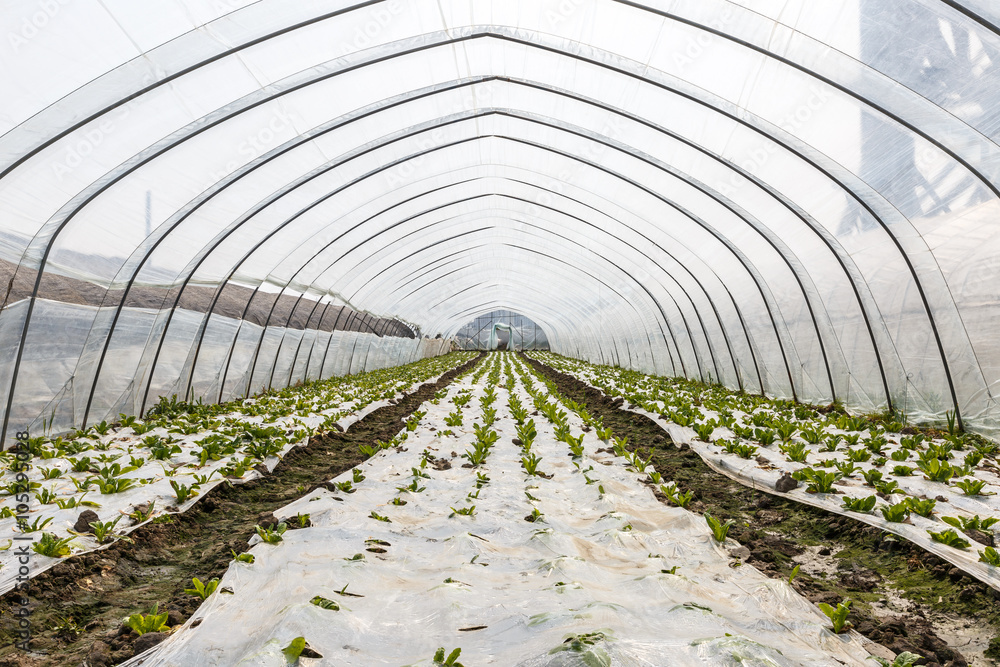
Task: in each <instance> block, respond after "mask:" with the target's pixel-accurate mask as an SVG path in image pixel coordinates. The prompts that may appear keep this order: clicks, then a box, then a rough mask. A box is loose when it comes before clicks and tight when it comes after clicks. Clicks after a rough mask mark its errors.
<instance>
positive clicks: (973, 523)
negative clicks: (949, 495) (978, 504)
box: [941, 514, 1000, 532]
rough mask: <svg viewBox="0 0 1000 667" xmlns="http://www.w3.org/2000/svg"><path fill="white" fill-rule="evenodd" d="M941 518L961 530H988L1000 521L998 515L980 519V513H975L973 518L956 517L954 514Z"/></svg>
mask: <svg viewBox="0 0 1000 667" xmlns="http://www.w3.org/2000/svg"><path fill="white" fill-rule="evenodd" d="M941 520H942V521H944V522H945V523H946V524H948V525H950V526H955V528H958V529H960V530H979V531H984V532H985V531H987V530H989V529H990V527H991V526H993V525H994V524H996V523H1000V519H998V518H996V517H992V516H990V517H986V518H985V519H980V518H979V515H978V514H977V515H975V516H974V517H972V518H967V517H964V516H959V517H954V516H943V517H941Z"/></svg>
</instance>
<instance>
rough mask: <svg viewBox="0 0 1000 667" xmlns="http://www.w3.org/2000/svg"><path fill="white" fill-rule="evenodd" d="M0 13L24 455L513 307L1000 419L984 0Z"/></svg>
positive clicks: (358, 364) (548, 319)
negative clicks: (178, 399)
mask: <svg viewBox="0 0 1000 667" xmlns="http://www.w3.org/2000/svg"><path fill="white" fill-rule="evenodd" d="M0 21H2V23H0V28H2V30H0V32H2V33H3V35H4V38H3V43H2V44H0V90H3V93H4V94H3V96H2V102H0V207H2V208H0V210H2V211H3V215H2V216H0V284H2V288H3V290H4V291H3V293H4V300H3V302H2V304H0V307H2V311H0V405H3V406H4V408H5V413H4V414H5V428H4V429H3V433H2V434H0V435H2V436H3V437H5V438H7V439H8V440H9V439H10V437H11V435H12V434H13V433H14V432H15V431H17V430H19V429H22V428H24V427H25V425H26V424H29V423H41V420H42V419H44V420H46V423H49V424H55V425H56V427H60V428H63V427H69V426H80V425H82V423H83V422H84V421H86V422H93V421H97V420H100V419H101V418H102V417H105V416H108V415H114V414H115V413H116V412H118V411H130V410H141V409H142V408H144V407H148V406H149V405H150V404H151V403H152V402H155V399H156V398H157V397H158V396H161V395H170V394H173V393H177V394H179V395H180V396H183V397H188V398H202V399H205V400H213V401H215V400H219V399H220V398H222V399H225V398H226V397H232V396H240V395H245V394H247V393H250V392H253V391H258V390H260V389H261V388H265V387H268V386H282V385H283V384H287V383H294V382H296V381H299V380H302V379H306V378H312V377H319V376H327V375H328V374H330V373H331V372H332V370H331V369H333V368H336V369H337V370H338V371H346V372H355V371H357V370H358V369H359V368H364V367H366V366H372V365H374V366H375V367H378V366H381V365H384V364H385V363H396V361H397V360H400V359H404V360H409V359H412V358H414V356H415V355H416V354H417V352H418V350H417V349H415V347H414V346H415V345H417V343H418V342H419V343H420V344H421V345H423V343H422V337H423V336H429V337H434V336H436V335H438V334H440V335H441V336H442V340H447V339H449V338H450V337H451V336H453V335H454V334H455V333H456V332H457V331H458V330H459V329H460V328H461V327H463V326H465V325H466V324H467V323H468V322H470V321H472V320H473V319H475V318H476V317H478V316H479V315H483V314H486V313H490V312H493V311H496V310H498V309H501V308H509V309H511V310H513V311H516V312H517V313H519V314H521V315H523V316H524V317H527V318H530V319H531V320H532V321H533V322H535V323H537V324H538V326H539V328H540V329H541V330H543V331H544V333H545V335H546V338H547V342H548V344H549V346H550V347H551V349H552V350H553V351H555V352H559V353H563V354H567V355H571V356H575V357H579V358H582V359H586V360H590V361H594V362H597V363H602V364H617V365H620V366H623V367H628V368H634V369H638V370H642V371H646V372H655V373H658V374H672V375H684V376H688V377H696V378H699V379H705V380H708V379H711V380H713V381H719V382H722V383H724V384H726V385H728V386H730V387H734V388H743V389H747V390H749V391H755V392H756V391H761V390H763V391H765V392H766V393H768V394H769V395H773V396H782V397H795V398H799V399H802V400H807V401H815V402H828V401H832V400H834V399H836V400H840V401H842V402H843V403H844V404H846V405H848V406H849V407H851V408H855V409H859V410H876V409H883V408H886V407H892V408H894V409H897V410H901V411H904V412H906V413H907V415H908V416H909V417H910V418H911V419H914V420H926V419H943V418H944V416H945V413H946V412H948V411H952V412H955V413H957V415H958V418H959V421H960V422H961V423H963V424H964V425H965V426H966V427H968V428H974V429H979V430H982V431H984V432H992V433H994V434H995V433H996V432H997V430H998V428H1000V408H998V406H997V402H996V400H995V398H994V396H993V393H992V392H993V390H994V389H993V388H994V386H995V385H996V383H997V381H998V379H1000V343H998V340H1000V339H998V338H997V336H996V335H995V322H996V321H997V318H998V315H1000V309H998V300H997V293H996V285H997V284H998V279H1000V262H998V261H997V256H998V251H1000V234H997V233H996V224H997V223H996V220H997V218H998V214H1000V161H998V160H1000V146H998V145H997V138H998V136H1000V104H998V101H1000V100H998V99H997V96H998V92H997V91H998V90H1000V86H998V85H997V83H998V82H1000V78H998V75H997V72H998V62H1000V27H998V25H1000V12H998V11H997V10H996V8H995V7H994V6H993V5H991V4H990V3H988V2H985V1H984V0H842V1H839V2H822V3H820V2H809V1H807V0H788V1H785V2H777V1H774V0H740V1H739V2H736V1H732V2H730V1H726V0H655V1H652V2H636V1H632V0H587V1H586V2H583V1H581V0H541V1H540V0H502V1H501V0H495V1H487V0H483V1H477V2H467V1H464V0H463V1H457V0H441V1H440V2H433V3H429V2H418V1H417V0H383V1H377V0H376V1H366V2H357V3H351V2H349V1H345V0H314V1H311V2H282V1H280V0H258V1H256V2H251V1H249V0H227V1H226V2H197V1H194V0H158V1H157V2H155V3H139V4H137V3H134V2H126V1H124V0H104V1H99V0H72V1H69V0H14V1H12V2H8V3H5V4H4V6H3V8H2V10H0ZM223 288H224V289H223ZM347 312H349V313H350V315H349V316H348V317H345V318H344V319H350V320H351V321H350V322H349V323H345V322H336V321H335V320H336V319H337V315H338V314H340V313H347ZM331 332H337V333H335V334H334V335H331ZM340 332H344V333H345V334H347V336H346V337H345V336H341V335H340ZM366 336H367V337H368V338H371V339H368V338H365V337H366ZM414 336H417V337H418V338H419V339H420V340H418V338H414ZM400 341H403V343H405V342H406V341H409V343H410V348H409V349H405V345H403V344H401V342H400ZM373 355H374V356H373ZM380 355H384V356H380Z"/></svg>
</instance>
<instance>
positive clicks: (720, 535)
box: [705, 512, 736, 542]
mask: <svg viewBox="0 0 1000 667" xmlns="http://www.w3.org/2000/svg"><path fill="white" fill-rule="evenodd" d="M705 522H706V523H708V527H709V528H711V529H712V536H713V537H714V538H715V541H716V542H725V541H726V535H728V534H729V528H730V527H731V526H732V525H733V524H735V523H736V522H735V521H733V520H732V519H729V520H728V521H726V522H725V523H722V522H721V521H719V520H718V519H716V518H715V517H713V516H712V515H711V514H709V513H708V512H705Z"/></svg>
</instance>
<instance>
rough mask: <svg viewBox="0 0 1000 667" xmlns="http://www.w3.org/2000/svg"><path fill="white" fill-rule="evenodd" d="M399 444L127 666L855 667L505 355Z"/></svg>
mask: <svg viewBox="0 0 1000 667" xmlns="http://www.w3.org/2000/svg"><path fill="white" fill-rule="evenodd" d="M400 426H401V428H400V431H399V433H398V434H397V435H396V436H395V437H394V438H393V439H392V440H390V441H389V442H375V443H371V445H364V446H363V447H365V448H366V449H365V453H368V454H371V457H370V458H369V459H368V460H367V461H366V462H365V463H364V464H363V465H361V466H358V467H357V468H355V469H354V470H352V471H350V472H348V473H345V474H344V475H341V476H339V477H337V478H335V479H333V480H331V481H330V482H329V483H328V484H326V485H325V486H324V487H321V488H319V489H316V490H315V491H312V492H310V493H308V494H306V495H305V496H303V497H302V498H300V499H299V500H296V501H295V502H293V503H291V504H289V505H288V506H286V507H285V508H283V509H282V510H280V511H277V512H275V516H277V517H279V520H278V521H277V523H275V524H269V525H261V526H258V527H257V529H256V536H255V537H254V539H253V540H252V541H251V543H252V545H253V546H252V548H251V549H250V550H249V551H248V552H247V553H245V554H238V555H236V554H234V556H235V558H234V560H233V562H232V564H231V565H230V568H229V570H228V571H227V572H226V574H225V576H224V577H223V578H222V579H221V580H219V581H211V582H200V581H199V582H197V583H195V582H193V586H192V589H191V590H192V594H195V595H198V596H200V597H203V598H204V599H205V602H204V604H203V605H202V606H201V607H200V608H199V610H198V611H197V612H196V613H195V614H194V615H193V616H192V618H191V619H190V620H189V621H188V622H187V623H186V624H185V626H183V627H182V628H180V629H174V630H175V631H174V633H173V636H171V637H170V638H169V639H168V640H167V641H165V642H164V643H163V644H161V645H159V646H157V647H155V648H154V649H152V653H151V655H149V656H146V657H143V656H140V657H138V658H136V659H134V660H133V662H131V663H128V664H134V665H139V664H143V663H144V661H145V660H147V659H148V662H146V663H145V664H153V663H155V664H157V665H185V666H197V665H213V664H219V663H220V662H226V663H239V664H245V665H250V664H253V665H261V666H264V665H275V666H276V667H277V666H279V665H287V664H295V663H297V662H302V664H310V663H308V660H309V659H310V658H313V659H320V658H322V660H323V661H324V663H329V664H338V665H371V664H390V665H401V664H411V665H413V664H420V665H430V664H435V665H440V664H451V665H458V664H461V662H465V663H466V664H469V665H472V664H475V665H481V664H503V665H525V666H529V665H530V666H536V665H552V666H555V665H611V664H636V665H652V664H661V662H662V657H663V656H665V655H670V656H671V659H672V664H692V665H695V664H699V665H700V664H704V663H705V662H706V661H707V662H712V661H724V660H729V659H730V658H731V656H733V655H738V656H740V659H741V661H743V662H746V663H747V664H771V665H792V664H803V663H809V664H816V665H835V664H852V665H862V664H864V662H865V660H866V658H867V657H868V655H867V652H866V651H865V650H864V648H863V647H862V645H861V640H860V638H859V637H858V636H857V635H854V634H850V633H848V632H847V625H846V623H845V620H844V619H845V617H846V615H847V606H846V605H842V606H841V608H839V609H838V608H833V607H831V608H830V614H829V615H824V614H823V613H821V611H820V610H818V609H817V608H816V607H814V606H812V605H811V604H809V603H808V602H807V601H805V600H804V599H803V598H801V597H800V596H799V595H798V594H797V593H796V592H795V591H794V589H792V588H791V587H790V586H789V585H788V584H787V583H786V582H785V581H781V580H773V579H769V578H767V577H765V576H763V575H762V574H761V573H759V572H758V571H756V570H755V569H753V568H752V567H738V565H740V561H739V560H737V559H734V557H733V556H732V555H731V554H730V551H732V550H734V549H735V548H736V547H737V546H738V545H736V544H735V543H734V542H733V541H732V540H731V539H727V536H726V532H727V530H728V524H724V523H721V522H719V521H717V520H715V519H714V518H713V517H703V516H700V515H697V514H693V513H691V512H688V511H687V510H685V509H683V508H681V507H674V506H670V505H667V504H664V503H661V502H659V501H658V500H657V499H656V497H655V496H654V494H653V491H652V487H653V485H660V486H662V488H663V489H666V491H669V492H672V493H674V494H675V496H683V495H684V494H683V493H682V492H681V491H680V490H679V489H676V487H674V486H671V485H668V484H666V483H664V480H662V479H661V478H660V476H659V475H658V474H657V473H656V472H655V471H653V470H650V469H649V466H648V462H646V461H644V460H643V459H642V458H641V457H640V456H639V455H638V454H634V453H632V452H629V451H628V450H627V449H626V443H625V442H624V441H622V440H616V439H615V437H614V434H613V433H611V431H610V429H607V428H605V427H604V426H603V424H601V423H600V420H597V419H595V418H593V417H592V416H591V415H589V414H587V412H586V410H584V409H582V407H581V406H579V405H576V404H574V403H572V402H570V401H564V400H561V399H560V398H559V397H558V395H557V394H556V393H555V392H554V387H552V386H551V385H547V384H546V383H545V382H544V381H542V380H541V378H539V377H537V376H535V375H534V373H533V372H532V371H531V370H530V369H529V368H528V367H527V366H526V365H525V364H524V363H523V362H522V361H521V360H519V359H517V358H516V357H515V356H514V355H513V354H510V353H495V354H492V355H490V356H489V357H488V358H487V359H486V360H485V361H483V362H482V363H480V364H479V365H477V366H476V367H475V369H473V370H472V371H470V372H468V373H466V374H465V375H464V376H463V377H461V378H458V379H456V381H455V382H454V383H452V384H451V385H449V387H448V388H447V389H445V390H442V391H440V392H438V394H437V395H435V397H434V399H433V400H431V401H429V402H427V403H424V404H423V405H422V406H421V407H420V409H419V410H418V411H417V412H416V413H414V414H413V416H412V417H410V418H409V419H408V420H407V421H406V422H405V423H404V424H401V425H400ZM682 502H683V501H682ZM198 584H201V587H199V586H198ZM163 625H164V622H163V621H162V620H160V619H158V617H157V616H155V615H154V614H152V613H145V614H143V613H137V614H136V615H135V617H134V626H135V627H136V628H139V629H140V630H142V631H146V630H148V629H160V630H162V629H165V628H164V627H163ZM154 626H155V628H154ZM668 630H669V631H668ZM137 631H138V630H137Z"/></svg>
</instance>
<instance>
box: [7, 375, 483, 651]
mask: <svg viewBox="0 0 1000 667" xmlns="http://www.w3.org/2000/svg"><path fill="white" fill-rule="evenodd" d="M480 358H481V357H480ZM477 361H479V358H476V359H473V360H472V361H470V362H468V363H466V364H465V365H463V366H460V367H459V368H456V369H453V370H451V371H449V372H448V373H445V374H444V375H443V376H441V378H439V379H438V381H437V382H434V383H428V384H424V385H422V386H421V387H419V388H418V389H417V390H416V391H413V392H411V393H409V394H407V395H406V396H405V397H404V398H402V399H400V400H399V402H398V403H396V404H395V405H388V406H385V407H382V408H380V409H378V410H376V411H374V412H372V413H371V414H369V415H368V416H366V417H365V418H364V419H362V420H360V421H358V422H356V423H355V424H353V425H352V426H351V427H350V428H349V429H348V430H347V432H346V433H330V434H327V435H323V436H316V437H314V438H312V439H311V440H310V442H309V444H307V445H306V446H304V447H299V448H295V449H293V450H291V451H290V452H289V453H288V455H287V456H285V457H284V458H283V459H282V460H281V462H280V463H278V465H277V467H276V468H275V469H274V471H273V472H272V473H271V474H270V475H267V476H266V477H263V478H260V479H258V480H254V481H251V482H248V483H246V484H241V485H238V486H232V487H229V486H226V485H220V486H217V487H215V488H213V489H212V490H211V491H210V492H208V493H207V494H205V497H204V498H203V499H202V500H201V501H200V502H198V503H197V504H196V505H195V506H194V507H192V508H191V509H190V510H189V511H187V512H185V513H183V514H178V515H167V516H164V517H161V518H158V519H156V520H154V521H153V522H152V523H150V524H147V525H146V526H143V527H142V528H139V529H138V530H136V531H135V532H133V533H132V534H131V535H130V537H131V541H124V540H123V541H120V542H117V543H116V544H114V545H112V546H111V547H110V548H108V549H106V550H104V551H100V552H96V553H91V554H85V555H82V556H78V557H72V558H68V559H66V560H65V561H64V562H62V563H60V564H58V565H57V566H56V567H54V568H52V569H51V570H48V571H47V572H44V573H42V574H40V575H39V576H38V577H36V578H34V579H32V581H31V593H30V595H31V603H30V605H29V609H30V612H31V616H30V620H31V625H32V641H31V648H32V652H30V653H25V652H23V651H21V650H19V649H18V648H17V647H16V646H15V645H14V644H15V642H16V641H17V638H16V636H15V635H14V634H13V633H14V630H15V620H16V619H14V618H13V616H12V613H13V611H14V610H15V609H16V607H15V605H16V604H17V598H16V597H15V596H19V595H20V594H19V593H10V594H8V595H6V596H4V597H2V598H0V618H2V619H3V624H2V628H0V667H8V666H10V667H13V666H18V667H22V666H24V667H27V666H30V667H36V666H37V667H42V666H45V667H48V666H54V665H88V666H90V667H105V666H107V665H114V664H117V663H119V662H122V661H123V660H126V659H128V658H131V657H132V656H133V655H135V654H136V653H138V652H142V651H144V650H145V649H146V648H149V646H151V645H152V644H150V643H149V642H150V641H152V640H155V639H156V638H157V637H149V636H148V635H146V636H144V637H143V638H138V637H137V636H136V635H135V634H133V633H132V632H131V631H130V630H128V628H125V630H124V631H123V630H122V619H123V618H125V617H126V616H128V615H130V614H133V613H136V612H145V611H147V610H148V609H149V608H150V607H151V606H152V605H153V604H154V603H158V604H159V610H160V612H161V613H162V612H163V611H169V612H170V614H171V615H170V619H169V620H168V625H170V626H173V625H178V624H180V623H183V622H184V620H185V619H187V618H188V617H189V616H190V615H191V614H192V613H193V612H194V611H195V609H197V607H198V605H199V604H200V600H198V599H197V598H195V597H194V596H192V595H188V594H186V593H184V589H185V588H190V587H191V578H192V577H198V578H199V579H201V580H202V581H207V580H209V579H212V578H213V577H220V576H221V575H222V574H223V573H224V572H225V571H226V569H227V568H228V567H229V563H230V562H231V561H232V559H233V555H232V553H231V552H232V551H235V552H236V553H237V554H238V553H241V552H243V551H245V550H246V549H247V546H248V544H247V540H248V539H249V538H250V536H251V535H252V534H253V527H254V525H255V524H258V523H266V522H267V521H269V520H270V521H273V516H272V515H271V512H272V511H274V510H276V509H277V508H280V507H282V506H284V505H286V504H287V503H288V502H290V501H292V500H294V499H295V498H298V497H300V496H302V495H303V494H304V493H306V492H307V491H309V490H311V489H313V488H316V487H317V486H319V485H321V484H323V483H325V482H326V481H328V480H330V479H331V478H333V477H336V476H337V475H339V474H340V473H342V472H345V471H347V470H350V469H351V468H352V467H354V466H356V465H358V464H359V463H361V462H362V461H363V460H364V459H365V457H364V456H363V455H362V454H361V453H360V451H359V450H358V445H361V444H372V443H373V442H374V441H375V440H385V441H387V440H389V439H391V438H392V437H393V436H394V435H396V433H398V432H399V430H400V429H401V428H403V424H402V421H401V420H403V419H405V418H406V417H407V416H408V415H409V414H411V413H412V412H414V411H415V410H416V409H417V408H418V407H420V404H421V403H423V402H424V401H426V400H429V399H430V398H432V397H433V395H434V393H435V392H436V391H438V390H439V389H441V388H442V387H444V386H446V385H448V384H449V383H450V382H451V381H452V380H453V379H454V378H455V377H456V376H457V375H460V374H461V373H463V372H464V371H466V370H467V369H468V368H470V367H471V366H472V365H474V364H475V363H476V362H477ZM279 518H280V517H279ZM160 637H162V636H160ZM137 640H138V641H137Z"/></svg>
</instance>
